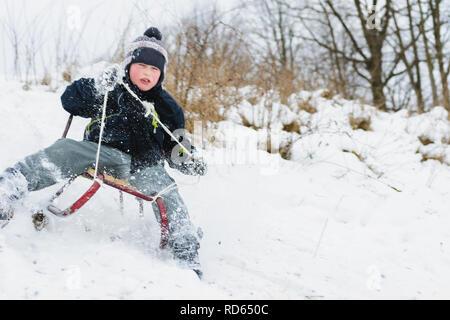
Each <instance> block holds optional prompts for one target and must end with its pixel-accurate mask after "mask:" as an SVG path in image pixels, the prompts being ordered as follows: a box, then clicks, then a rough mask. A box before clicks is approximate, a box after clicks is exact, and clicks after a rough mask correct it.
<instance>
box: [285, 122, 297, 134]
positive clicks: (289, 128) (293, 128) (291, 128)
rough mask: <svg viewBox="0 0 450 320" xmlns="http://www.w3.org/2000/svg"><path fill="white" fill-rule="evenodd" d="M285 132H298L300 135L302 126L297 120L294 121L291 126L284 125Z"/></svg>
mask: <svg viewBox="0 0 450 320" xmlns="http://www.w3.org/2000/svg"><path fill="white" fill-rule="evenodd" d="M283 130H284V131H287V132H296V133H298V134H301V132H300V124H299V123H298V121H297V120H294V121H292V122H291V123H289V124H285V125H283Z"/></svg>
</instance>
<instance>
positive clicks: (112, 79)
mask: <svg viewBox="0 0 450 320" xmlns="http://www.w3.org/2000/svg"><path fill="white" fill-rule="evenodd" d="M118 78H119V66H118V65H117V64H113V65H111V66H109V67H107V68H106V69H105V71H103V73H102V74H101V75H100V76H99V77H98V79H97V80H96V81H95V82H96V84H97V86H98V87H99V89H100V90H99V91H100V92H104V91H106V90H108V91H111V90H112V89H114V87H115V86H116V83H117V80H118Z"/></svg>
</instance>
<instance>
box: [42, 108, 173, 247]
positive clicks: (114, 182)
mask: <svg viewBox="0 0 450 320" xmlns="http://www.w3.org/2000/svg"><path fill="white" fill-rule="evenodd" d="M72 119H73V115H70V117H69V120H68V121H67V125H66V128H65V130H64V134H63V138H66V136H67V132H68V131H69V128H70V125H71V123H72ZM94 175H95V171H94V170H93V169H89V170H87V171H85V172H84V173H82V174H81V175H80V176H82V177H85V178H87V179H90V180H93V181H94V182H93V184H92V185H91V187H90V188H89V189H88V190H87V191H86V192H85V193H84V194H83V195H82V196H81V197H80V198H79V199H78V200H77V201H75V202H74V203H73V204H72V205H71V206H69V207H68V208H67V209H65V210H61V209H59V208H57V207H56V206H54V205H53V204H50V205H48V206H47V210H48V211H50V212H51V213H53V214H54V215H56V216H58V217H67V216H69V215H71V214H73V213H74V212H76V211H78V210H79V209H80V208H81V207H82V206H83V205H84V204H86V202H88V201H89V199H91V198H92V196H93V195H94V194H95V193H96V192H97V191H98V189H99V188H100V186H101V185H102V184H106V185H108V186H110V187H113V188H115V189H118V190H119V192H120V209H121V211H123V192H126V193H128V194H131V195H133V196H135V197H136V199H137V200H138V202H139V214H140V215H141V216H143V214H144V200H145V201H150V202H154V201H155V202H156V204H157V206H158V210H159V215H160V218H161V219H160V220H161V223H160V225H161V241H160V247H161V248H164V247H165V246H166V244H167V241H168V238H169V220H168V216H167V210H166V206H165V204H164V201H163V199H162V198H161V197H159V196H158V197H157V198H156V200H155V198H152V197H148V196H146V195H145V194H142V193H140V192H139V191H137V189H136V188H135V187H133V186H132V185H131V184H130V183H128V182H127V181H125V180H121V179H116V178H114V177H112V176H110V175H107V174H103V173H99V174H98V180H100V181H97V179H95V177H94ZM77 177H78V176H75V177H72V178H70V179H69V180H68V181H67V182H66V183H65V184H64V186H62V187H61V188H60V189H59V190H58V191H57V192H56V193H55V195H54V196H53V197H52V199H51V200H50V202H53V201H54V200H55V199H56V198H58V197H59V196H60V195H61V194H62V193H63V192H64V190H65V189H66V188H67V187H68V186H69V185H70V184H71V183H72V182H73V181H74V180H75V179H76V178H77ZM153 196H157V193H156V192H155V193H154V194H153Z"/></svg>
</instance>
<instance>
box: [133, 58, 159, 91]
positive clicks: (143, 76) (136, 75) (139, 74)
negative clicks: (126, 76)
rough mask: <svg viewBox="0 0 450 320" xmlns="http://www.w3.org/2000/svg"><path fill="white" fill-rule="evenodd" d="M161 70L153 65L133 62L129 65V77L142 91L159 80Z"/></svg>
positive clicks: (148, 88) (151, 86)
mask: <svg viewBox="0 0 450 320" xmlns="http://www.w3.org/2000/svg"><path fill="white" fill-rule="evenodd" d="M160 75H161V71H160V70H159V69H158V68H157V67H154V66H150V65H148V64H144V63H133V64H132V65H131V66H130V79H131V82H133V84H134V85H136V86H137V87H138V88H139V89H140V90H142V91H148V90H150V89H151V88H153V87H154V86H155V85H156V84H157V83H158V80H159V76H160Z"/></svg>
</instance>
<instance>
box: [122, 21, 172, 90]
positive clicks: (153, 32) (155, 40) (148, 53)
mask: <svg viewBox="0 0 450 320" xmlns="http://www.w3.org/2000/svg"><path fill="white" fill-rule="evenodd" d="M161 40H162V34H161V32H160V31H159V30H158V28H156V27H150V28H148V29H147V30H146V31H145V32H144V35H142V36H140V37H138V38H136V39H135V40H134V41H133V42H131V43H130V44H129V45H128V46H127V47H126V49H125V52H126V54H125V59H124V60H123V62H122V65H123V67H124V69H125V73H126V74H127V75H128V74H129V68H130V65H131V64H132V63H145V64H148V65H151V66H155V67H157V68H158V69H159V70H160V71H161V76H160V77H159V81H158V84H157V85H159V84H161V83H162V81H163V80H164V74H165V73H166V66H167V62H168V60H169V59H168V57H167V51H166V49H165V47H164V44H163V43H162V41H161Z"/></svg>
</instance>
